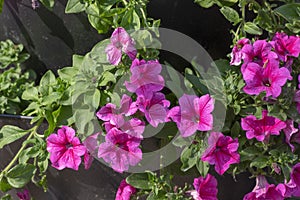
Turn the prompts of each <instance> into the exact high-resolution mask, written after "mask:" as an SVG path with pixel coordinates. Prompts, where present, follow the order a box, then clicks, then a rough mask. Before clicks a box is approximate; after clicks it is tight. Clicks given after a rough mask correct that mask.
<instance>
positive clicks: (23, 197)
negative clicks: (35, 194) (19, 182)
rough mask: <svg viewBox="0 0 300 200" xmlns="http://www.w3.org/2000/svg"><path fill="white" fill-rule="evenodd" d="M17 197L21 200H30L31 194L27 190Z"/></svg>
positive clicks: (19, 193) (18, 193)
mask: <svg viewBox="0 0 300 200" xmlns="http://www.w3.org/2000/svg"><path fill="white" fill-rule="evenodd" d="M17 196H18V197H19V200H30V199H31V198H30V194H29V191H28V190H27V189H25V190H23V192H17Z"/></svg>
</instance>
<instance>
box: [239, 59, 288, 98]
mask: <svg viewBox="0 0 300 200" xmlns="http://www.w3.org/2000/svg"><path fill="white" fill-rule="evenodd" d="M243 78H244V80H245V82H246V86H245V87H244V92H245V93H247V94H250V95H258V94H260V93H261V92H263V91H265V92H266V97H268V96H273V97H275V98H276V97H278V96H279V95H280V94H281V87H282V86H283V85H284V84H285V83H286V81H287V80H292V79H293V77H292V76H291V75H290V72H289V70H288V69H287V68H285V67H282V68H279V64H278V62H277V61H268V62H267V63H266V66H265V67H262V66H260V65H258V64H257V63H249V64H248V65H247V68H246V69H245V70H244V72H243Z"/></svg>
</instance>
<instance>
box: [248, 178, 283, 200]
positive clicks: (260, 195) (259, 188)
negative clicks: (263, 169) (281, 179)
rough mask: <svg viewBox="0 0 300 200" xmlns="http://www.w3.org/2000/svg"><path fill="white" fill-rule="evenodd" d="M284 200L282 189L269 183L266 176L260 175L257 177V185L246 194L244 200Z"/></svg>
mask: <svg viewBox="0 0 300 200" xmlns="http://www.w3.org/2000/svg"><path fill="white" fill-rule="evenodd" d="M266 199H268V200H284V197H283V196H282V194H281V192H280V190H279V189H278V188H277V187H276V186H275V185H274V184H269V183H268V182H267V180H266V177H264V176H262V175H259V176H257V177H256V186H255V187H254V188H253V190H252V192H250V193H248V194H246V195H245V196H244V200H266Z"/></svg>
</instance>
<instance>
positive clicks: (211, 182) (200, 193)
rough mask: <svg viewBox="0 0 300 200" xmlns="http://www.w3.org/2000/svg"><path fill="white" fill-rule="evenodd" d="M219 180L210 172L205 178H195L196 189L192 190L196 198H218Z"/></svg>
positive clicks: (208, 199) (214, 199)
mask: <svg viewBox="0 0 300 200" xmlns="http://www.w3.org/2000/svg"><path fill="white" fill-rule="evenodd" d="M217 184H218V183H217V180H216V178H215V177H213V176H212V175H210V174H207V175H206V177H205V178H203V177H201V176H200V177H199V178H195V179H194V184H193V185H194V188H195V190H192V191H190V194H191V195H192V197H193V199H194V200H217V199H218V198H217V194H218V188H217Z"/></svg>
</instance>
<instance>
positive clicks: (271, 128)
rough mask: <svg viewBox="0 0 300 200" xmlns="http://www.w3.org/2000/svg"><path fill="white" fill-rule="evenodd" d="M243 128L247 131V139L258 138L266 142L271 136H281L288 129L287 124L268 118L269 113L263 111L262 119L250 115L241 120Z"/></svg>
mask: <svg viewBox="0 0 300 200" xmlns="http://www.w3.org/2000/svg"><path fill="white" fill-rule="evenodd" d="M241 126H242V129H243V130H244V131H246V137H247V139H252V138H256V139H257V140H258V141H264V140H267V139H268V138H269V136H270V135H279V134H280V131H281V130H282V129H284V128H285V127H286V123H285V122H283V121H281V120H280V119H277V118H275V117H271V116H268V111H267V110H263V111H262V119H257V118H256V117H255V116H254V115H249V116H247V117H245V118H242V120H241Z"/></svg>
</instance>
